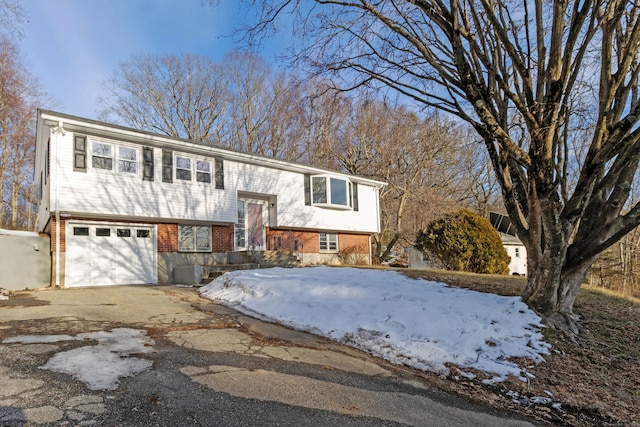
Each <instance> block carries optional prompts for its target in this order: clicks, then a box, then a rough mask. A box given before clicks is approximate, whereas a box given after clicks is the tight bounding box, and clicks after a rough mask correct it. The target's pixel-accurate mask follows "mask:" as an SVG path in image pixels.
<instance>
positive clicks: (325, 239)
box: [320, 233, 338, 252]
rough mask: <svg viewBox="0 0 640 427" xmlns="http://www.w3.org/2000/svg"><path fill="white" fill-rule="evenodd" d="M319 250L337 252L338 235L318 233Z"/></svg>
mask: <svg viewBox="0 0 640 427" xmlns="http://www.w3.org/2000/svg"><path fill="white" fill-rule="evenodd" d="M320 252H338V235H337V234H335V233H320Z"/></svg>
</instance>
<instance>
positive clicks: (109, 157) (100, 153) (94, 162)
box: [91, 141, 113, 170]
mask: <svg viewBox="0 0 640 427" xmlns="http://www.w3.org/2000/svg"><path fill="white" fill-rule="evenodd" d="M91 166H92V167H93V168H94V169H107V170H113V145H111V144H105V143H103V142H95V141H94V142H93V146H92V148H91Z"/></svg>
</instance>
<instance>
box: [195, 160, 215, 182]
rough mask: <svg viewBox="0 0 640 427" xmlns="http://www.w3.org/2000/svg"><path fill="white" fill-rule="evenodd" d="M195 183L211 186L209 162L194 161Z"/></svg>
mask: <svg viewBox="0 0 640 427" xmlns="http://www.w3.org/2000/svg"><path fill="white" fill-rule="evenodd" d="M196 181H198V182H206V183H207V184H211V162H210V161H208V160H196Z"/></svg>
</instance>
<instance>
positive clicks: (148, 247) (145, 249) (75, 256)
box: [65, 221, 158, 287]
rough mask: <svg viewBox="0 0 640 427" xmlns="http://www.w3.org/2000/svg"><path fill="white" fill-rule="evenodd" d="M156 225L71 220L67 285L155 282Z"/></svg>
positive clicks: (66, 266)
mask: <svg viewBox="0 0 640 427" xmlns="http://www.w3.org/2000/svg"><path fill="white" fill-rule="evenodd" d="M157 265H158V264H157V233H156V227H155V226H154V225H148V224H131V223H107V222H89V221H68V222H67V225H66V262H65V270H66V277H65V286H67V287H74V286H108V285H136V284H155V283H157V282H158V272H157Z"/></svg>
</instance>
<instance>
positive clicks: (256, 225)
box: [236, 199, 267, 251]
mask: <svg viewBox="0 0 640 427" xmlns="http://www.w3.org/2000/svg"><path fill="white" fill-rule="evenodd" d="M266 213H267V209H266V202H263V201H261V200H246V199H240V200H238V223H237V224H236V249H249V250H257V251H263V250H265V248H266V246H265V241H266V236H265V223H266V218H265V214H266Z"/></svg>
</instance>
